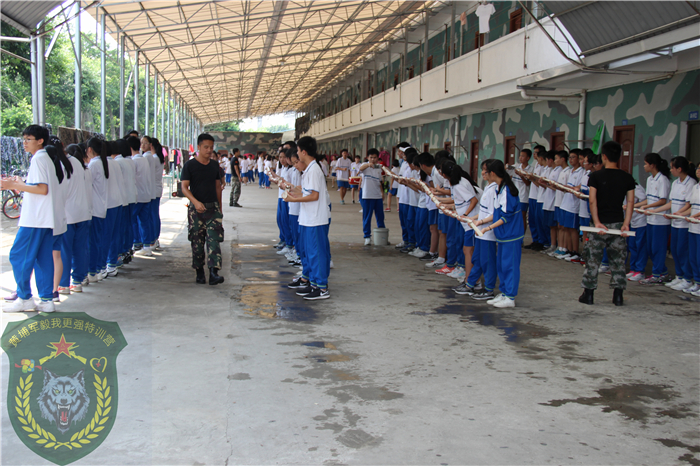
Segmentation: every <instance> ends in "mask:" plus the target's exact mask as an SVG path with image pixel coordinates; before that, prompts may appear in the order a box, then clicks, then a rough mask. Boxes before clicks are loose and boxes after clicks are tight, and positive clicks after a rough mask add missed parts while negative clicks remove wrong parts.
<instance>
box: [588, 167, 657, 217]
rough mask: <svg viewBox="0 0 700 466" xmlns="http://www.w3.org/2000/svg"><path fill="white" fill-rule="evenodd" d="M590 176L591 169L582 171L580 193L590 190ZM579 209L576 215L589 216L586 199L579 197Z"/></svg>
mask: <svg viewBox="0 0 700 466" xmlns="http://www.w3.org/2000/svg"><path fill="white" fill-rule="evenodd" d="M590 176H591V171H590V170H586V171H584V172H583V175H581V193H582V194H590V190H589V189H588V177H590ZM646 197H647V195H646V193H645V194H644V199H646ZM578 202H579V209H578V216H579V217H581V218H591V212H590V210H589V208H588V199H579V200H578Z"/></svg>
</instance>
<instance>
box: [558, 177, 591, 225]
mask: <svg viewBox="0 0 700 466" xmlns="http://www.w3.org/2000/svg"><path fill="white" fill-rule="evenodd" d="M585 173H586V171H585V170H584V169H583V168H582V167H578V168H577V169H576V170H573V169H572V170H571V173H569V178H568V179H567V180H566V186H568V187H569V188H575V187H576V186H578V185H580V184H581V179H583V175H584V174H585ZM580 201H581V200H580V199H579V198H578V197H576V196H574V195H573V194H571V193H564V196H563V198H562V200H561V206H560V207H561V209H562V210H565V211H567V212H571V213H574V214H576V215H578V213H579V211H580V210H581V202H580Z"/></svg>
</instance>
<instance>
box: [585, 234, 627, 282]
mask: <svg viewBox="0 0 700 466" xmlns="http://www.w3.org/2000/svg"><path fill="white" fill-rule="evenodd" d="M604 225H605V226H606V227H608V228H610V229H615V230H619V229H620V228H622V223H604ZM605 248H607V249H608V261H609V263H610V273H611V278H610V288H619V289H621V290H624V289H625V288H626V287H627V279H626V278H625V261H626V259H627V239H626V238H624V237H622V236H618V235H599V234H598V233H588V242H587V243H586V251H584V252H585V254H586V268H585V270H584V271H583V279H582V280H581V286H583V287H584V288H588V289H589V290H595V289H596V288H598V268H599V267H600V263H601V262H602V260H603V249H605Z"/></svg>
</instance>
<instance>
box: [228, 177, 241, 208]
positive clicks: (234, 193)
mask: <svg viewBox="0 0 700 466" xmlns="http://www.w3.org/2000/svg"><path fill="white" fill-rule="evenodd" d="M240 197H241V180H240V179H239V178H237V177H236V175H232V176H231V196H230V197H229V205H231V206H234V205H236V204H238V199H239V198H240Z"/></svg>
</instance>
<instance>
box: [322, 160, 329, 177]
mask: <svg viewBox="0 0 700 466" xmlns="http://www.w3.org/2000/svg"><path fill="white" fill-rule="evenodd" d="M321 171H322V172H323V176H328V161H327V160H326V159H323V160H321Z"/></svg>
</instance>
